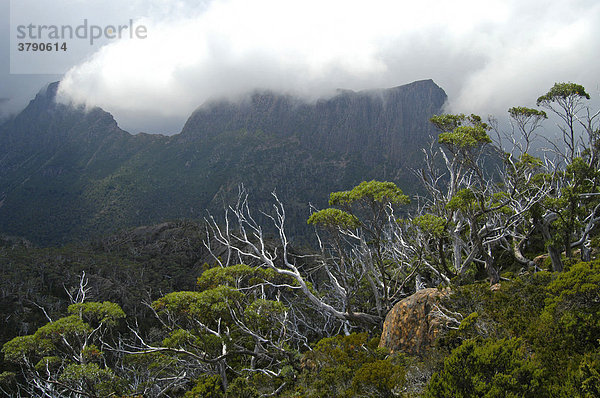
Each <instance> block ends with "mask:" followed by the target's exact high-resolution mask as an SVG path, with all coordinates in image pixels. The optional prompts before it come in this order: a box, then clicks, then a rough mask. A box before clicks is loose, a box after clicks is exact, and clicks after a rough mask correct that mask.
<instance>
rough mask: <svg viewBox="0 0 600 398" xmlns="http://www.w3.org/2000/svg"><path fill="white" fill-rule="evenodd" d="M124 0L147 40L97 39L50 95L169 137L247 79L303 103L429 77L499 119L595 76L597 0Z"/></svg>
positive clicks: (454, 102) (453, 98) (599, 42)
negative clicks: (558, 86)
mask: <svg viewBox="0 0 600 398" xmlns="http://www.w3.org/2000/svg"><path fill="white" fill-rule="evenodd" d="M523 3H525V4H523ZM131 4H132V5H131V6H130V9H129V10H128V12H130V13H132V14H131V15H134V14H135V13H138V14H136V15H141V17H139V18H137V19H136V22H137V23H140V24H144V25H146V26H147V28H148V37H147V38H146V39H143V40H136V39H133V40H121V41H116V42H111V43H110V44H107V45H105V46H104V47H102V48H101V49H100V50H99V51H97V52H96V53H95V54H93V55H92V56H91V57H90V58H88V59H87V60H86V61H85V62H82V63H80V64H78V65H76V66H75V67H73V68H72V69H71V70H69V72H68V73H67V74H66V75H65V77H64V79H63V82H62V84H61V87H60V95H61V98H62V99H63V100H64V101H74V102H77V103H83V102H85V103H87V104H89V105H97V106H101V107H103V108H104V109H106V110H108V111H110V112H111V113H113V114H114V115H115V118H116V119H117V120H118V121H119V123H120V124H121V125H122V126H123V127H124V128H126V129H128V130H130V131H133V132H135V131H140V130H143V131H148V132H168V133H174V132H177V131H178V130H179V129H180V128H181V126H182V125H183V123H184V122H185V119H186V118H187V117H188V116H189V114H190V113H191V112H192V111H193V110H194V109H195V108H196V107H198V106H199V105H200V104H202V103H203V102H204V101H206V100H207V99H210V98H214V97H223V96H230V97H231V96H236V95H239V94H242V93H244V92H247V91H249V90H253V89H256V88H261V89H272V90H277V91H285V92H291V93H296V94H300V95H304V96H306V97H309V98H314V97H316V96H321V95H328V94H329V93H332V92H333V91H334V90H335V89H337V88H349V89H366V88H373V87H391V86H396V85H400V84H405V83H409V82H411V81H414V80H418V79H425V78H427V79H428V78H432V79H434V80H435V81H436V82H437V83H438V84H439V85H440V86H442V87H443V88H444V89H445V90H446V91H447V93H448V94H449V97H450V104H449V109H450V110H451V111H462V112H478V113H482V114H488V113H496V114H497V113H503V112H505V111H506V109H507V108H508V107H510V106H512V105H517V104H525V105H527V104H529V105H533V104H534V102H535V99H536V98H537V97H538V96H539V95H540V94H542V93H543V92H545V91H546V90H547V89H548V88H550V87H551V86H552V84H553V83H554V82H555V81H577V82H579V83H582V84H584V85H585V86H586V87H588V88H589V90H590V91H592V92H594V93H595V94H596V91H597V86H598V83H599V82H598V77H597V76H598V75H597V70H599V69H600V57H598V55H597V51H596V50H597V49H598V48H600V34H599V33H600V27H599V24H598V23H597V21H598V20H600V4H598V3H597V1H595V0H576V1H570V2H564V1H560V0H534V1H528V2H522V1H516V0H514V1H501V0H491V1H486V2H481V1H471V0H456V1H452V2H448V1H436V0H425V1H421V2H415V1H410V2H409V1H399V0H371V1H368V2H367V1H365V0H361V1H357V0H328V1H323V0H302V1H299V0H289V1H283V0H254V1H252V2H248V1H245V0H214V1H206V2H200V3H198V2H192V1H171V2H165V1H159V0H154V1H150V2H149V3H148V2H141V1H135V2H133V3H131ZM595 89H596V91H594V90H595Z"/></svg>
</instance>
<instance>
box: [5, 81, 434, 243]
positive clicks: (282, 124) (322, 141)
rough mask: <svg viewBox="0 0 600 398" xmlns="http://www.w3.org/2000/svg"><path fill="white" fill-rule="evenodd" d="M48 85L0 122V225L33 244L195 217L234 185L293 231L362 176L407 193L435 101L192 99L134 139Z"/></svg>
mask: <svg viewBox="0 0 600 398" xmlns="http://www.w3.org/2000/svg"><path fill="white" fill-rule="evenodd" d="M57 86H58V84H57V83H55V84H51V85H50V86H48V87H47V88H46V89H44V90H42V91H41V92H40V93H39V94H38V95H37V96H36V98H35V99H34V100H32V101H31V102H30V104H29V106H28V107H27V108H26V109H25V110H24V111H23V112H21V113H20V114H19V115H17V116H16V117H13V118H11V119H10V120H8V121H7V122H5V123H4V124H2V125H1V126H0V232H4V233H7V234H10V235H18V236H24V237H26V238H28V239H30V240H32V241H34V242H36V243H42V244H52V243H65V242H69V241H72V240H74V239H86V238H89V237H92V236H95V235H99V234H105V233H107V232H110V231H114V230H116V229H119V228H125V227H131V226H138V225H145V224H152V223H158V222H162V221H164V220H169V219H177V218H194V219H197V218H202V217H204V216H206V209H208V210H210V211H211V212H213V213H218V212H219V210H220V209H222V208H223V205H224V204H225V203H230V202H231V201H233V200H234V199H235V196H236V194H237V188H238V186H239V185H240V184H244V185H245V186H246V187H247V188H248V189H249V190H250V193H251V199H252V201H253V202H252V203H253V205H254V207H255V208H256V209H257V210H267V209H269V208H270V204H269V201H270V198H271V196H270V194H271V192H272V191H273V190H276V191H277V193H278V195H279V198H280V199H281V200H282V201H283V202H284V203H285V205H286V209H287V210H288V220H289V223H288V227H289V232H290V233H291V235H293V236H302V235H303V234H304V233H306V228H307V227H306V218H307V217H308V215H309V207H308V204H309V203H313V204H314V205H316V206H319V207H322V206H325V205H326V203H327V198H328V194H329V192H332V191H336V190H342V189H349V188H351V187H352V186H353V185H356V184H358V183H360V182H361V181H363V180H370V179H381V180H391V181H394V182H396V183H397V184H399V185H400V186H401V187H402V188H403V189H404V190H405V191H407V192H411V191H413V189H411V188H412V187H414V184H412V180H411V173H410V168H411V167H416V166H417V165H418V162H419V160H420V154H419V151H418V149H419V148H420V147H422V146H424V145H425V144H426V143H427V141H428V139H429V134H430V132H431V127H430V125H429V122H428V119H429V117H430V116H431V115H432V114H434V113H440V112H441V107H442V105H443V103H444V101H445V99H446V96H445V94H444V92H443V90H442V89H441V88H439V87H438V86H437V85H435V83H433V82H432V81H431V80H427V81H420V82H415V83H412V84H409V85H406V86H400V87H396V88H391V89H385V90H372V91H365V92H351V91H341V92H339V93H338V94H337V95H336V96H334V97H332V98H329V99H322V100H319V101H316V102H313V103H309V102H306V101H304V100H302V99H299V98H294V97H291V96H285V95H278V94H275V93H266V92H255V93H254V94H252V95H249V96H247V97H245V99H242V100H240V101H237V102H231V101H220V102H211V103H208V104H205V105H203V106H201V107H200V108H199V109H198V110H197V111H196V112H194V114H193V115H191V117H190V118H189V120H188V122H187V123H186V124H185V127H184V128H183V131H182V132H181V133H180V134H178V135H175V136H172V137H166V136H161V135H146V134H138V135H135V136H134V135H130V134H129V133H127V132H125V131H123V130H121V129H120V128H119V127H118V126H117V123H116V122H115V120H114V118H113V117H112V116H111V115H110V114H109V113H107V112H105V111H103V110H102V109H99V108H95V109H92V110H85V109H82V108H73V107H69V106H66V105H61V104H57V103H56V102H55V94H56V89H57Z"/></svg>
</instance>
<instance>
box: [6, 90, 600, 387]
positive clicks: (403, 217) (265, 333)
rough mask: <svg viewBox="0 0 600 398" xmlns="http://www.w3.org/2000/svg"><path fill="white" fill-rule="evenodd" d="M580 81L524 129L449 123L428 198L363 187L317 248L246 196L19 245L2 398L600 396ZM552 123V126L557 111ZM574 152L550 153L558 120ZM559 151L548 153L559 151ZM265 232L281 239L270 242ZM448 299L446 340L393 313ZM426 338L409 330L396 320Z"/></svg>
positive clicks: (595, 196) (592, 124)
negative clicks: (60, 243) (194, 218)
mask: <svg viewBox="0 0 600 398" xmlns="http://www.w3.org/2000/svg"><path fill="white" fill-rule="evenodd" d="M589 99H590V95H589V94H588V93H587V92H586V90H585V88H584V87H582V86H580V85H578V84H575V83H557V84H555V85H554V86H553V87H552V88H551V89H550V90H549V91H548V92H547V93H545V94H543V95H542V96H540V97H539V98H538V99H537V105H538V107H537V108H528V107H513V108H511V109H509V110H508V114H509V117H510V121H511V123H510V128H509V130H508V131H505V130H503V129H502V127H501V125H500V124H498V123H497V122H496V121H495V120H493V119H488V120H485V119H483V118H481V117H480V116H477V115H463V114H442V115H437V116H434V117H432V118H431V123H432V124H433V125H434V126H435V127H436V128H437V130H438V131H439V135H438V137H437V142H434V143H432V145H431V146H430V147H427V148H424V150H423V155H424V159H425V163H424V166H423V167H422V168H421V169H419V170H415V176H416V179H418V180H419V181H420V183H421V187H420V190H421V191H422V192H425V194H423V195H419V196H415V197H410V196H409V195H407V194H406V193H405V192H404V191H403V190H402V189H401V188H399V187H398V186H397V185H396V184H394V183H392V182H385V181H376V180H372V181H364V182H362V183H360V184H358V185H356V186H355V187H352V188H351V189H348V190H345V191H337V192H333V193H331V195H330V197H329V206H330V207H328V208H325V209H316V208H315V209H312V214H311V215H310V217H309V218H308V219H307V223H308V225H310V226H312V227H314V232H315V236H316V237H315V239H314V241H315V242H316V244H315V246H314V247H306V246H303V247H296V246H294V245H293V244H292V242H291V240H290V238H289V235H288V229H287V228H288V224H287V219H286V207H285V203H282V201H281V200H280V199H279V197H278V196H277V194H276V193H275V192H274V193H273V197H272V203H273V206H272V208H271V209H270V211H262V212H261V211H258V210H255V209H254V208H253V205H252V193H251V192H247V191H246V190H244V189H243V187H240V190H239V195H238V198H237V201H236V202H235V203H231V205H230V206H229V208H228V209H227V211H226V212H225V215H224V216H223V217H216V216H215V217H214V218H213V217H210V216H209V217H207V219H206V220H205V222H203V223H197V222H188V221H178V222H171V223H164V224H161V225H157V226H153V227H143V228H137V229H135V230H129V231H122V232H120V233H116V234H114V235H112V236H109V237H106V238H103V239H98V240H95V241H92V242H88V243H79V244H72V245H69V246H65V247H61V248H36V247H33V246H32V245H31V244H29V243H28V242H27V241H25V240H23V239H18V238H9V237H4V238H2V241H1V242H0V275H1V277H2V278H1V281H0V289H1V292H2V295H1V300H2V310H1V311H2V313H1V315H2V317H3V319H4V320H5V321H4V322H5V325H6V327H5V328H3V330H2V332H1V333H2V334H1V336H0V338H1V339H2V342H3V343H4V344H3V347H2V350H1V352H2V355H3V358H2V363H1V366H2V368H1V369H0V391H2V392H3V393H4V394H6V395H7V396H14V397H47V396H51V397H142V396H143V397H267V396H280V397H355V396H356V397H586V398H588V397H597V396H600V257H598V253H599V252H600V236H599V234H598V225H599V224H600V167H599V166H600V128H599V120H600V111H596V110H593V109H591V108H589V107H588V105H587V104H588V100H589ZM546 112H547V113H546ZM550 114H551V115H553V117H554V118H555V119H556V120H559V129H560V139H559V141H553V140H550V139H547V138H545V134H546V132H547V131H548V130H550V128H549V127H546V126H545V123H548V121H547V119H548V115H550ZM540 147H544V148H546V149H544V150H543V151H539V150H538V148H540ZM265 222H266V223H267V224H269V225H266V224H265ZM424 288H436V289H439V290H440V291H444V292H449V293H448V294H444V295H442V296H441V297H440V298H439V300H438V301H437V302H436V304H435V305H434V307H435V312H436V313H437V315H438V316H439V317H440V318H443V319H444V320H445V321H444V328H443V333H441V334H440V335H439V336H437V338H436V341H435V344H432V345H431V346H429V347H427V349H426V350H424V351H421V352H418V353H414V352H408V351H406V352H404V351H402V350H390V348H389V347H386V346H385V344H380V336H381V332H382V328H383V326H384V322H385V320H386V315H387V314H388V313H389V312H390V310H392V308H394V306H395V305H397V304H398V303H400V302H402V300H403V299H406V298H410V297H411V295H413V294H414V293H415V292H419V291H422V290H423V289H424ZM397 326H398V327H407V326H408V325H397Z"/></svg>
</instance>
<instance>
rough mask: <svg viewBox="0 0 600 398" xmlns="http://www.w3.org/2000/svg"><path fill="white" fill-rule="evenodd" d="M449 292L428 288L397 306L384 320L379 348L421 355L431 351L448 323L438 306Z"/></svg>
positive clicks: (448, 290)
mask: <svg viewBox="0 0 600 398" xmlns="http://www.w3.org/2000/svg"><path fill="white" fill-rule="evenodd" d="M449 294H450V289H443V290H440V289H437V288H428V289H423V290H419V291H418V292H416V293H415V294H413V295H412V296H409V297H407V298H405V299H403V300H402V301H400V302H398V303H396V305H394V307H393V308H392V309H391V311H390V312H389V313H388V314H387V316H386V317H385V322H384V324H383V332H382V334H381V340H380V342H379V347H384V348H387V349H389V350H390V351H391V352H395V351H402V352H405V353H408V354H413V355H421V354H423V353H425V351H427V349H429V348H431V347H432V346H433V345H434V343H435V341H436V339H437V338H439V337H440V336H441V335H442V333H444V331H445V330H446V325H447V324H448V323H449V322H451V321H450V320H449V319H448V318H447V317H445V316H444V315H443V314H442V313H441V311H440V310H439V307H438V306H437V304H438V303H439V301H440V299H441V298H443V297H446V296H448V295H449Z"/></svg>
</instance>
